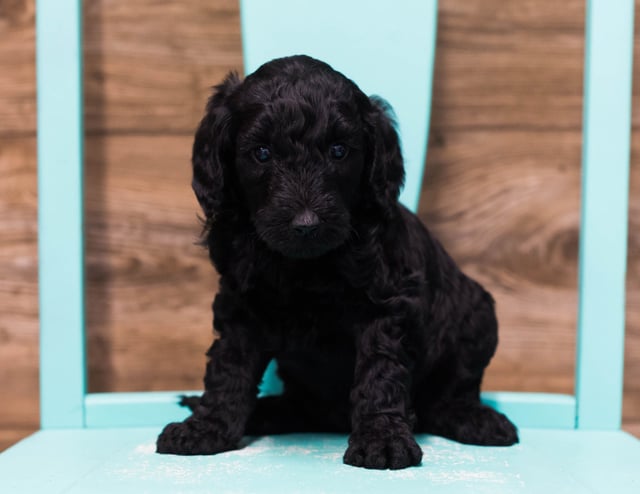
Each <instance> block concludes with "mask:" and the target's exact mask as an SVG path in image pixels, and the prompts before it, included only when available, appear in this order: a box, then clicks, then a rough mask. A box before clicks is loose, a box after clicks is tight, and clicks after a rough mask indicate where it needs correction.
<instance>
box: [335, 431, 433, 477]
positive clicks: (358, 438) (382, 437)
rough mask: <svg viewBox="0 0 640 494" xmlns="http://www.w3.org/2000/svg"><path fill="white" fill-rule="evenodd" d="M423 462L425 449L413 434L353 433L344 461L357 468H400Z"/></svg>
mask: <svg viewBox="0 0 640 494" xmlns="http://www.w3.org/2000/svg"><path fill="white" fill-rule="evenodd" d="M421 461H422V450H421V449H420V446H418V443H417V442H416V440H415V439H414V438H413V435H411V433H400V434H390V433H389V432H375V431H371V432H367V433H353V434H351V436H350V437H349V447H348V448H347V451H346V452H345V454H344V462H345V463H346V464H347V465H353V466H354V467H364V468H375V469H379V470H384V469H391V470H399V469H401V468H407V467H410V466H414V465H419V464H420V462H421Z"/></svg>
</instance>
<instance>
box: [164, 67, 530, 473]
mask: <svg viewBox="0 0 640 494" xmlns="http://www.w3.org/2000/svg"><path fill="white" fill-rule="evenodd" d="M403 179H404V170H403V164H402V156H401V152H400V147H399V143H398V136H397V133H396V131H395V128H394V124H393V121H392V119H391V117H390V112H389V109H388V107H387V105H386V104H385V103H384V102H382V101H381V100H379V99H375V98H368V97H367V96H366V95H365V94H363V93H362V92H361V91H360V89H358V87H357V86H356V85H355V84H354V83H353V82H352V81H350V80H349V79H347V78H346V77H344V76H343V75H342V74H340V73H338V72H336V71H334V70H333V69H332V68H331V67H329V66H328V65H327V64H325V63H323V62H320V61H318V60H314V59H312V58H309V57H306V56H294V57H288V58H282V59H277V60H274V61H271V62H269V63H267V64H265V65H263V66H262V67H261V68H260V69H258V70H257V71H256V72H255V73H253V74H251V75H249V76H248V77H247V78H246V79H245V80H244V81H241V80H240V79H239V78H238V77H237V76H236V75H234V74H231V75H229V76H228V77H227V79H226V80H225V81H224V82H223V83H222V84H221V85H219V86H217V87H216V89H215V92H214V94H213V96H212V97H211V99H210V100H209V102H208V105H207V109H206V114H205V116H204V118H203V119H202V122H201V123H200V127H199V128H198V130H197V132H196V136H195V143H194V146H193V190H194V192H195V194H196V196H197V198H198V201H199V202H200V205H201V206H202V209H203V211H204V214H205V216H206V229H205V234H204V243H205V244H206V246H207V247H208V249H209V254H210V257H211V260H212V262H213V264H214V265H215V267H216V268H217V269H218V271H219V273H220V276H221V278H220V290H219V293H218V294H217V296H216V298H215V301H214V303H213V312H214V327H215V329H216V331H217V332H218V334H219V338H218V339H216V340H215V341H214V343H213V345H212V346H211V348H210V350H209V351H208V353H207V355H208V357H209V360H208V363H207V368H206V375H205V379H204V382H205V393H204V395H203V396H202V398H201V399H199V400H193V399H186V400H185V404H187V405H190V406H191V408H192V409H193V414H192V416H191V417H189V418H188V419H186V420H185V421H184V422H181V423H172V424H169V425H168V426H167V427H166V428H165V429H164V430H163V432H162V433H161V434H160V436H159V438H158V442H157V449H158V452H160V453H175V454H186V455H194V454H213V453H218V452H221V451H225V450H229V449H233V448H236V447H238V443H239V441H240V439H241V438H242V436H243V435H244V434H252V435H255V434H277V433H284V432H294V431H344V432H350V434H351V435H350V437H349V446H348V449H347V451H346V453H345V455H344V461H345V463H348V464H351V465H356V466H362V467H367V468H403V467H407V466H410V465H416V464H419V463H420V461H421V458H422V451H421V450H420V447H419V446H418V444H417V443H416V441H415V439H414V437H413V433H414V432H428V433H432V434H438V435H441V436H445V437H448V438H451V439H454V440H456V441H460V442H463V443H470V444H481V445H511V444H514V443H516V442H517V441H518V435H517V432H516V429H515V427H514V426H513V424H512V423H511V422H510V421H509V420H508V419H507V418H506V417H505V416H504V415H502V414H500V413H497V412H496V411H494V410H493V409H491V408H488V407H486V406H484V405H482V404H481V403H480V384H481V381H482V376H483V373H484V369H485V368H486V366H487V365H488V364H489V361H490V360H491V358H492V356H493V354H494V351H495V349H496V345H497V341H498V339H497V321H496V316H495V311H494V302H493V299H492V297H491V295H490V294H489V293H488V292H487V291H485V290H484V289H483V288H482V286H480V285H479V284H478V283H477V282H475V281H474V280H472V279H471V278H469V277H467V276H465V275H464V274H463V273H462V272H461V271H460V270H459V269H458V267H457V266H456V264H455V263H454V261H453V260H452V259H451V258H450V257H449V256H448V255H447V253H446V252H445V251H444V249H443V248H442V246H441V245H440V244H439V243H438V242H437V241H436V240H435V239H434V238H433V237H432V236H431V235H430V234H429V232H428V230H427V229H426V228H425V227H424V226H423V225H422V224H421V222H420V221H419V219H418V218H417V217H416V216H415V215H414V214H412V213H411V212H409V211H408V210H407V209H406V208H404V207H403V206H402V205H401V204H400V203H399V202H398V194H399V191H400V188H401V186H402V182H403ZM272 358H275V359H276V360H277V362H278V365H279V374H280V377H281V378H282V380H283V382H284V388H285V391H284V394H283V395H282V396H278V397H269V398H261V399H257V397H256V394H257V386H258V384H259V382H260V379H261V376H262V374H263V372H264V370H265V367H266V365H267V363H268V362H269V361H270V359H272Z"/></svg>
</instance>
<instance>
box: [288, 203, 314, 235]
mask: <svg viewBox="0 0 640 494" xmlns="http://www.w3.org/2000/svg"><path fill="white" fill-rule="evenodd" d="M319 225H320V218H318V215H317V214H316V213H314V212H313V211H311V210H309V209H305V210H304V211H302V212H301V213H298V214H297V215H296V216H295V217H294V218H293V220H292V221H291V228H292V229H293V231H294V232H295V234H296V235H297V236H299V237H308V236H309V235H311V234H312V233H313V232H315V231H316V230H317V229H318V226H319Z"/></svg>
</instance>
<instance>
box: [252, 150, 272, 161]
mask: <svg viewBox="0 0 640 494" xmlns="http://www.w3.org/2000/svg"><path fill="white" fill-rule="evenodd" d="M253 157H254V158H255V159H256V160H257V161H258V162H259V163H266V162H267V161H269V160H270V159H271V149H269V148H268V147H267V146H258V147H257V148H255V149H254V150H253Z"/></svg>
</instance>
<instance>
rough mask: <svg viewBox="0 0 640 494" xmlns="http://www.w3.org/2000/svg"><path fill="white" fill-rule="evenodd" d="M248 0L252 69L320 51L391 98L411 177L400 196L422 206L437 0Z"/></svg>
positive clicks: (368, 89)
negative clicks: (269, 62)
mask: <svg viewBox="0 0 640 494" xmlns="http://www.w3.org/2000/svg"><path fill="white" fill-rule="evenodd" d="M363 5H364V4H363V3H360V2H345V1H344V0H323V1H315V0H313V1H310V0H302V1H300V0H270V1H268V2H265V1H264V0H241V1H240V8H241V14H242V17H241V20H242V46H243V50H244V67H245V72H246V73H250V72H253V71H254V70H255V69H257V68H258V67H259V66H260V65H262V64H263V63H264V62H268V61H269V60H271V59H273V58H278V57H282V56H288V55H297V54H304V55H310V56H312V57H315V58H318V59H320V60H323V61H325V62H327V63H328V64H329V65H331V66H333V68H334V69H336V70H338V71H340V72H342V73H343V74H345V75H346V76H347V77H349V78H351V79H353V80H354V81H355V82H356V83H357V84H358V85H359V86H360V88H361V89H362V90H363V91H364V92H365V93H366V94H369V95H371V94H376V95H378V96H381V97H383V98H384V99H386V100H387V101H388V102H389V103H391V105H392V107H393V109H394V111H395V113H396V116H397V119H398V124H399V131H400V136H401V140H402V152H403V155H404V160H405V169H406V174H407V175H406V181H405V186H404V189H403V191H402V194H401V196H400V199H401V200H402V201H403V203H404V204H405V205H406V206H407V207H409V208H410V209H413V210H416V209H417V207H418V199H419V198H420V190H421V188H422V173H423V170H424V161H425V157H426V152H427V135H428V133H429V116H430V110H431V83H432V76H433V62H434V58H435V36H436V20H437V14H438V2H437V0H417V1H416V0H398V1H395V2H393V3H389V2H369V3H367V4H366V8H363Z"/></svg>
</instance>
